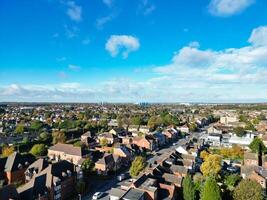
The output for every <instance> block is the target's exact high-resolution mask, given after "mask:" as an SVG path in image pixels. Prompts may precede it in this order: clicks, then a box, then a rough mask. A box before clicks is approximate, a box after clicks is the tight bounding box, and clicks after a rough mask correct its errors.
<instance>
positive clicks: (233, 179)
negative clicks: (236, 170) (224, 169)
mask: <svg viewBox="0 0 267 200" xmlns="http://www.w3.org/2000/svg"><path fill="white" fill-rule="evenodd" d="M241 180H242V178H241V176H239V175H237V174H230V175H228V176H226V177H225V180H224V183H225V185H227V187H228V189H230V190H232V189H233V188H234V187H235V186H236V185H237V184H238V183H239V182H240V181H241Z"/></svg>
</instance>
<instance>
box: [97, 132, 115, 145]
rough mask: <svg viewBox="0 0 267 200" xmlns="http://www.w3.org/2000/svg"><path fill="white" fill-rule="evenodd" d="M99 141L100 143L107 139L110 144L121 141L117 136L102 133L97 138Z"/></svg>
mask: <svg viewBox="0 0 267 200" xmlns="http://www.w3.org/2000/svg"><path fill="white" fill-rule="evenodd" d="M97 139H98V142H99V143H100V141H101V140H102V139H107V141H108V144H114V143H116V142H118V141H119V138H118V136H117V135H114V134H112V133H109V132H104V133H101V134H99V135H98V136H97Z"/></svg>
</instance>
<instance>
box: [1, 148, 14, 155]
mask: <svg viewBox="0 0 267 200" xmlns="http://www.w3.org/2000/svg"><path fill="white" fill-rule="evenodd" d="M14 151H15V148H14V146H4V147H3V149H2V157H8V156H9V155H11V154H12V153H13V152H14Z"/></svg>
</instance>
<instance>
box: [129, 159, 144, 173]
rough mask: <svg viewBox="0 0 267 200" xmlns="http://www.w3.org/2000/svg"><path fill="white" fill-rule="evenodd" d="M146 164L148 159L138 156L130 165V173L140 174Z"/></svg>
mask: <svg viewBox="0 0 267 200" xmlns="http://www.w3.org/2000/svg"><path fill="white" fill-rule="evenodd" d="M145 166H146V160H145V158H144V157H142V156H137V157H136V158H135V159H134V161H133V162H132V165H131V167H130V175H131V176H132V177H136V176H138V174H139V173H140V172H141V171H143V169H144V168H145Z"/></svg>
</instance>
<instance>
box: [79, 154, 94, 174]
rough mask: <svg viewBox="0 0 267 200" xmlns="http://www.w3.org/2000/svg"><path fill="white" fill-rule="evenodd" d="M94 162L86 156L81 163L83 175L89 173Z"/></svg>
mask: <svg viewBox="0 0 267 200" xmlns="http://www.w3.org/2000/svg"><path fill="white" fill-rule="evenodd" d="M94 166H95V165H94V162H93V161H92V160H91V159H90V158H86V159H85V160H84V161H83V163H82V170H83V173H84V174H85V175H89V174H90V173H91V172H92V171H93V169H94Z"/></svg>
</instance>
